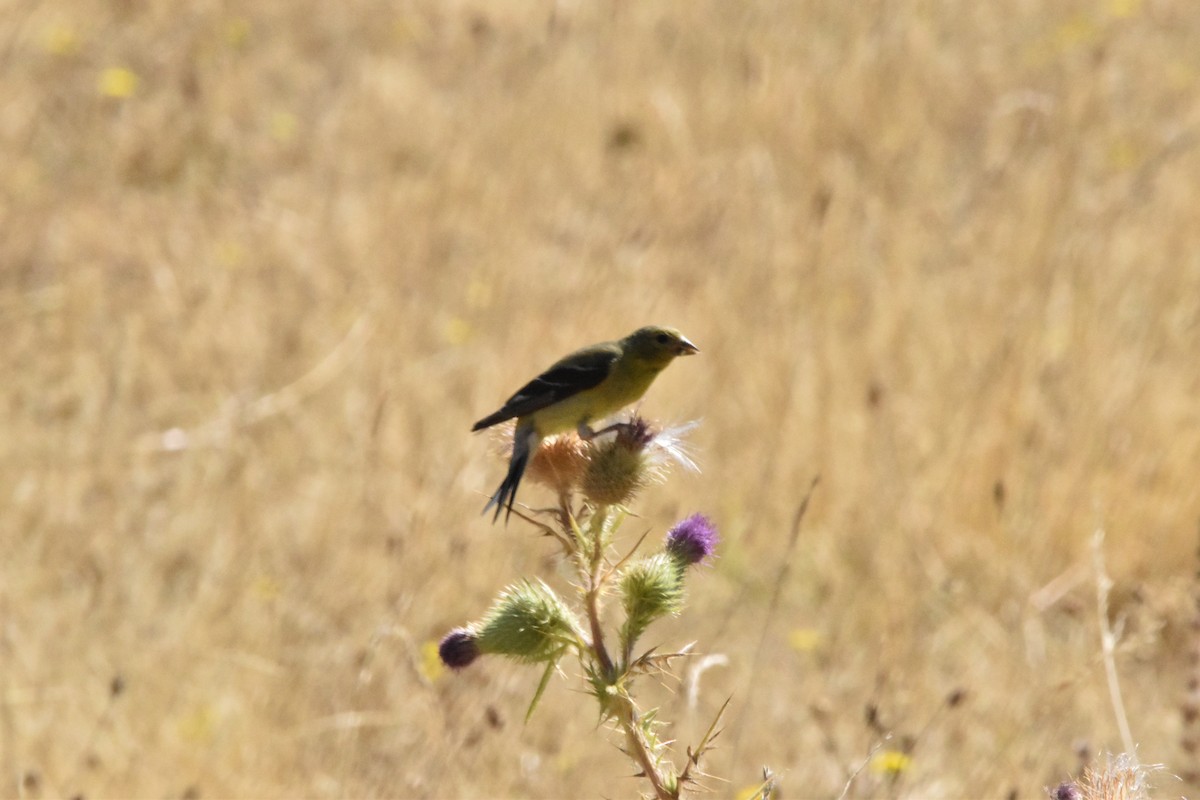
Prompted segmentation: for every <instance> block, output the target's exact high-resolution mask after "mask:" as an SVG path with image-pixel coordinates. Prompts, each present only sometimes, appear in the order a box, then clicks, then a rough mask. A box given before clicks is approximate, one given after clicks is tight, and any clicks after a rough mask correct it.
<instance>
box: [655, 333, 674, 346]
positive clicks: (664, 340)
mask: <svg viewBox="0 0 1200 800" xmlns="http://www.w3.org/2000/svg"><path fill="white" fill-rule="evenodd" d="M654 341H656V342H658V343H659V344H669V343H670V341H671V337H670V336H668V335H667V334H665V333H660V334H659V335H658V336H655V337H654Z"/></svg>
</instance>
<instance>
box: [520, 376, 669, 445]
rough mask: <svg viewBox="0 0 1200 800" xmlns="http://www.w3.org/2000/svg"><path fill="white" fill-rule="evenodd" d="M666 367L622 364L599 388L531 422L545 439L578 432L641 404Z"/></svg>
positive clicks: (538, 414) (549, 409) (534, 415)
mask: <svg viewBox="0 0 1200 800" xmlns="http://www.w3.org/2000/svg"><path fill="white" fill-rule="evenodd" d="M665 366H666V364H662V365H658V364H646V363H644V362H633V363H625V361H618V362H617V363H616V364H614V365H613V371H612V374H610V375H609V376H608V377H607V378H605V379H604V380H603V381H601V382H600V384H598V385H597V386H593V387H592V388H591V389H585V390H584V391H582V392H580V393H579V394H576V395H572V396H571V397H568V398H566V399H564V400H560V401H559V402H557V403H554V404H553V405H550V406H547V407H546V408H543V409H540V410H538V411H535V412H533V413H532V414H530V415H529V416H528V418H527V419H528V420H529V421H530V422H532V423H533V426H534V429H535V430H537V432H538V433H539V434H540V435H542V436H550V435H552V434H555V433H562V432H563V431H570V430H575V429H576V428H577V427H578V426H579V425H580V424H581V423H589V424H590V423H592V422H594V421H596V420H600V419H603V418H604V417H607V416H609V415H610V414H615V413H616V412H618V411H620V410H621V409H622V408H624V407H625V406H627V405H629V404H630V403H635V402H637V401H638V400H639V399H640V398H641V396H642V395H643V394H645V393H646V390H647V389H649V388H650V384H651V383H653V382H654V379H655V378H656V377H657V376H658V373H659V372H662V369H663V367H665ZM525 419H526V418H522V420H521V421H522V422H523V421H524V420H525ZM518 424H520V423H518Z"/></svg>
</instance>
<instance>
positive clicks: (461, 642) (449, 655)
mask: <svg viewBox="0 0 1200 800" xmlns="http://www.w3.org/2000/svg"><path fill="white" fill-rule="evenodd" d="M438 655H439V656H441V657H442V663H443V664H445V665H446V666H447V667H449V668H450V669H463V668H464V667H467V666H469V665H470V664H471V662H472V661H474V660H475V659H477V658H479V645H478V644H477V643H476V641H475V634H474V632H472V631H471V630H469V629H467V628H455V629H454V630H452V631H450V632H449V633H447V634H446V635H445V636H444V637H442V643H441V644H439V645H438Z"/></svg>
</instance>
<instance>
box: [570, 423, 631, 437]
mask: <svg viewBox="0 0 1200 800" xmlns="http://www.w3.org/2000/svg"><path fill="white" fill-rule="evenodd" d="M628 428H629V423H628V422H614V423H613V424H612V425H609V426H608V427H607V428H601V429H600V430H598V431H594V430H592V427H591V426H590V425H588V424H587V423H586V422H581V423H579V427H577V428H576V429H575V431H576V433H578V434H579V438H580V439H583V440H584V441H585V442H590V441H591V440H592V439H595V438H596V437H597V436H603V435H604V434H606V433H612V432H613V431H623V430H626V429H628Z"/></svg>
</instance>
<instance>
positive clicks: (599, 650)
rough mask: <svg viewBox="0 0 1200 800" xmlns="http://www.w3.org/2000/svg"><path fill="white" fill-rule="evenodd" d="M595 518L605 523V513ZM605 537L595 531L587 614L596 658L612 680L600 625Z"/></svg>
mask: <svg viewBox="0 0 1200 800" xmlns="http://www.w3.org/2000/svg"><path fill="white" fill-rule="evenodd" d="M594 519H595V520H599V521H600V524H601V525H603V519H604V515H602V514H601V515H597V516H596V517H594ZM603 538H604V537H603V536H601V535H600V532H599V531H593V534H592V554H591V564H589V569H588V591H587V615H588V622H589V623H590V624H591V626H592V649H593V650H594V651H595V652H596V660H597V661H598V662H599V663H600V669H601V670H602V671H603V673H604V676H605V679H607V680H611V679H612V674H613V663H612V659H611V658H610V657H609V655H608V647H607V646H606V645H605V644H604V631H603V629H602V628H601V626H600V599H601V594H602V593H603V591H604V580H603V579H602V578H601V577H600V568H601V566H602V565H603V562H604V559H603V555H604V552H603V550H602V547H603V542H602V541H601V540H602V539H603Z"/></svg>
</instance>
